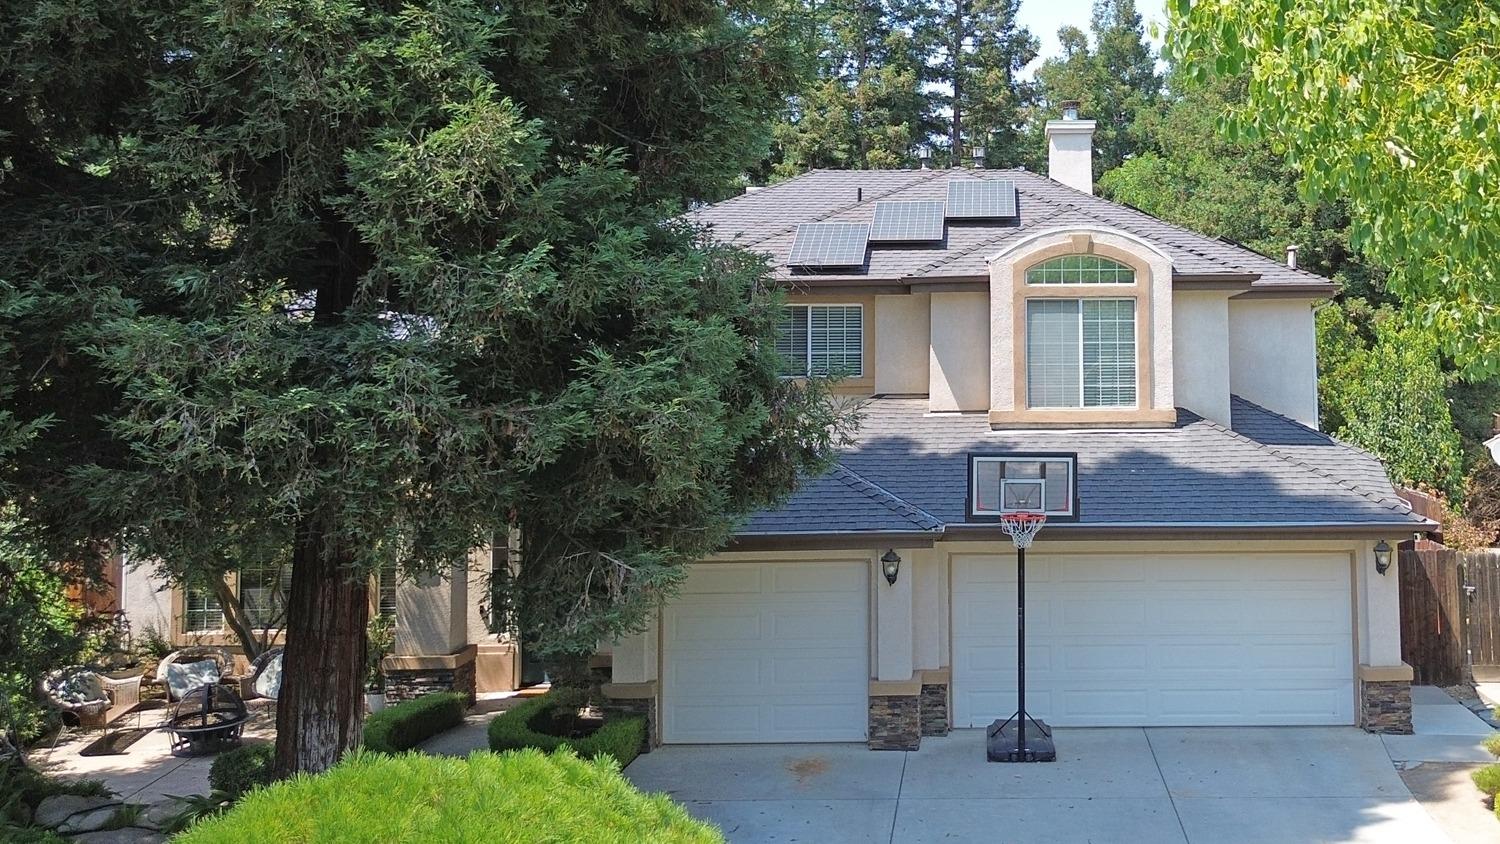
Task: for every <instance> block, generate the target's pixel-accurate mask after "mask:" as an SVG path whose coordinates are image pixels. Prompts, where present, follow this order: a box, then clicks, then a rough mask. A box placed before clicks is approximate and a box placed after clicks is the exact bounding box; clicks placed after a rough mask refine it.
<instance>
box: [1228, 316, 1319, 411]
mask: <svg viewBox="0 0 1500 844" xmlns="http://www.w3.org/2000/svg"><path fill="white" fill-rule="evenodd" d="M1313 304H1314V302H1313V300H1309V299H1232V300H1230V302H1229V388H1230V390H1231V391H1232V392H1233V393H1234V394H1235V395H1238V396H1241V397H1243V398H1245V399H1248V400H1250V401H1252V402H1255V403H1256V404H1258V405H1261V406H1262V407H1265V408H1268V409H1270V410H1273V411H1275V412H1277V413H1280V414H1282V415H1283V416H1289V417H1291V418H1292V419H1295V420H1297V421H1298V422H1301V423H1302V424H1304V425H1309V426H1312V427H1314V428H1316V427H1318V355H1317V331H1316V329H1315V327H1314V324H1313V309H1312V306H1313Z"/></svg>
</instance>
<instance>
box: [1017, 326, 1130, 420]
mask: <svg viewBox="0 0 1500 844" xmlns="http://www.w3.org/2000/svg"><path fill="white" fill-rule="evenodd" d="M1135 367H1136V360H1135V300H1134V299H1030V300H1028V301H1027V302H1026V397H1027V405H1028V406H1030V407H1034V408H1067V407H1133V406H1134V405H1135V403H1136V395H1135V382H1136V369H1135Z"/></svg>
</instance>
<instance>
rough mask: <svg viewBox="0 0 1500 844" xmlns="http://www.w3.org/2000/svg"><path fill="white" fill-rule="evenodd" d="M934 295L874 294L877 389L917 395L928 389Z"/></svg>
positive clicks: (880, 391) (877, 391) (887, 393)
mask: <svg viewBox="0 0 1500 844" xmlns="http://www.w3.org/2000/svg"><path fill="white" fill-rule="evenodd" d="M931 305H932V300H931V297H930V296H929V295H928V294H926V293H913V294H910V295H902V296H876V297H875V324H874V331H875V333H876V335H878V336H879V338H880V342H878V343H876V344H874V345H875V392H876V393H877V394H879V395H914V396H919V395H923V394H925V393H926V392H927V384H928V371H929V370H928V361H927V358H928V351H929V348H928V347H929V345H930V343H931V337H932V333H931V328H932V322H931V321H932V315H931V310H930V309H931Z"/></svg>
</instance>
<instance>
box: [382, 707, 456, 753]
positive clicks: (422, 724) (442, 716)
mask: <svg viewBox="0 0 1500 844" xmlns="http://www.w3.org/2000/svg"><path fill="white" fill-rule="evenodd" d="M467 708H468V698H466V697H465V696H464V695H462V694H460V693H458V692H438V693H436V694H430V695H422V696H421V697H419V698H416V699H414V700H408V701H406V702H404V703H398V704H396V705H395V706H392V707H389V708H387V709H384V710H381V711H380V712H377V713H375V714H374V715H371V716H370V717H369V718H366V719H365V740H364V746H365V749H366V750H373V751H375V752H377V753H400V752H401V751H403V750H410V749H411V748H413V747H416V746H417V745H419V744H421V743H422V742H423V741H425V740H427V739H429V738H431V737H433V736H435V735H437V734H438V733H441V732H442V731H444V730H448V729H452V728H453V727H457V726H458V725H459V724H462V723H463V720H464V710H465V709H467Z"/></svg>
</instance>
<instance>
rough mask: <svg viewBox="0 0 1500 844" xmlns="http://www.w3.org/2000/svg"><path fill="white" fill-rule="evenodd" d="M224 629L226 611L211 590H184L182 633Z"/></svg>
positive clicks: (197, 588)
mask: <svg viewBox="0 0 1500 844" xmlns="http://www.w3.org/2000/svg"><path fill="white" fill-rule="evenodd" d="M223 628H224V609H223V607H220V606H219V599H218V598H217V597H215V596H214V593H213V591H212V590H210V589H203V588H199V587H196V586H189V587H188V588H186V589H184V590H182V632H184V633H202V632H206V631H210V630H222V629H223Z"/></svg>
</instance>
